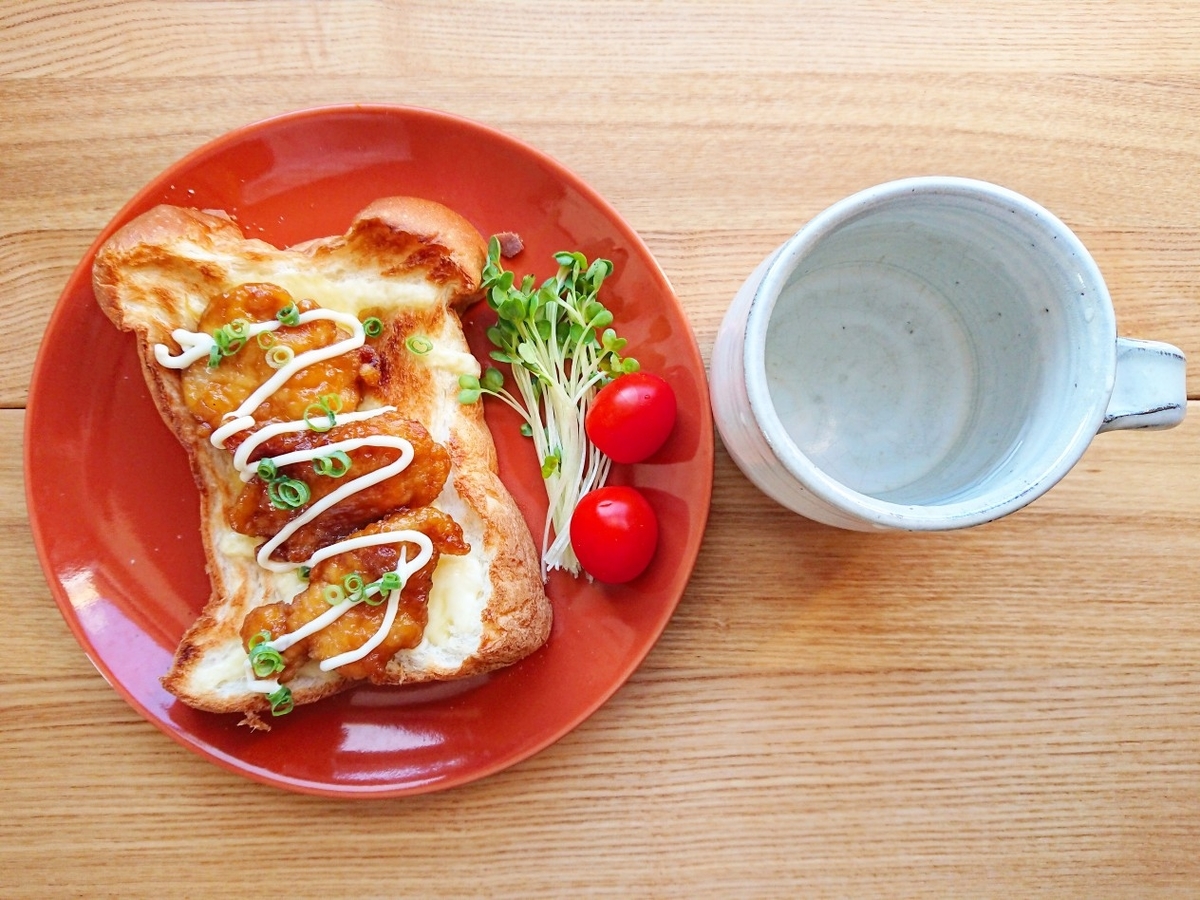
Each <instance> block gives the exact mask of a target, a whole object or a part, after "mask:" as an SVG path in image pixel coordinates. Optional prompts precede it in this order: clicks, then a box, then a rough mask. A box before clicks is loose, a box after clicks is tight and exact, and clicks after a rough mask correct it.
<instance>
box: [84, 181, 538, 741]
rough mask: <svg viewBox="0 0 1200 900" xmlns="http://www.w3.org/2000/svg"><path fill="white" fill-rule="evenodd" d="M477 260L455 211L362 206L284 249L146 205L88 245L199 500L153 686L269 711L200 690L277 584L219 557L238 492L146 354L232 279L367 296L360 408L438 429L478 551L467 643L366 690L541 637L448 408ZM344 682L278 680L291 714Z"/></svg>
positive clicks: (484, 449)
mask: <svg viewBox="0 0 1200 900" xmlns="http://www.w3.org/2000/svg"><path fill="white" fill-rule="evenodd" d="M486 252H487V251H486V244H485V242H484V240H483V238H482V237H481V236H480V235H479V233H478V231H477V230H476V229H475V228H474V227H473V226H472V225H471V224H470V223H469V222H467V221H466V220H465V219H463V218H462V217H461V216H459V215H458V214H457V213H455V212H453V211H452V210H449V209H447V208H446V207H444V206H441V205H439V204H437V203H433V202H431V201H428V200H422V199H416V198H406V197H389V198H384V199H381V200H377V201H375V202H373V203H371V204H370V205H369V206H367V207H366V208H365V209H363V210H362V211H361V212H360V213H358V214H357V215H356V216H355V217H354V219H353V220H352V222H351V223H350V226H349V228H348V229H347V231H346V232H345V233H344V234H341V235H335V236H330V237H326V238H320V239H317V240H312V241H308V242H306V243H304V244H300V245H297V246H294V247H291V248H287V249H284V250H281V249H278V248H275V247H274V246H272V245H270V244H267V243H264V242H262V241H258V240H253V239H247V238H246V237H245V236H244V235H243V233H242V231H241V229H240V228H239V227H238V225H237V224H236V223H234V222H233V221H232V220H231V219H229V218H228V217H227V216H225V215H224V214H223V213H214V212H204V211H200V210H193V209H184V208H180V207H172V206H159V207H155V208H154V209H151V210H149V211H148V212H146V213H144V214H143V215H141V216H139V217H137V218H136V219H134V220H132V221H131V222H130V223H128V224H127V225H125V226H124V227H123V228H121V229H120V230H119V231H117V232H116V233H115V234H114V235H113V236H112V237H111V238H110V239H109V240H108V241H107V242H106V243H105V244H104V245H103V246H102V247H101V248H100V251H99V252H98V254H97V257H96V262H95V266H94V270H93V282H94V288H95V293H96V299H97V301H98V303H99V305H100V307H101V308H102V309H103V310H104V312H105V313H106V315H107V316H108V317H109V318H110V319H111V320H112V321H113V323H114V324H115V325H116V326H117V327H118V328H121V329H123V330H126V331H132V332H133V333H134V334H136V335H137V338H138V342H137V345H138V353H139V356H140V359H141V362H142V371H143V374H144V376H145V378H146V383H147V385H148V387H149V389H150V392H151V396H152V397H153V399H154V402H155V404H156V406H157V407H158V410H159V412H160V413H161V415H162V417H163V420H164V421H165V422H166V423H167V425H168V426H169V427H170V428H171V430H172V431H173V432H174V433H175V435H176V437H177V438H178V439H179V441H180V443H181V444H182V446H183V447H184V449H185V451H186V452H187V454H188V459H189V462H190V464H191V469H192V472H193V475H194V477H195V481H196V484H197V487H198V489H199V493H200V501H201V522H202V527H201V533H202V537H203V545H204V552H205V558H206V560H207V564H208V571H209V575H210V578H211V580H212V585H213V593H212V595H211V597H210V598H209V600H208V602H207V603H206V604H205V606H204V609H203V612H202V613H201V614H200V616H199V617H198V618H197V620H196V622H195V623H194V624H193V625H192V627H191V628H189V629H188V631H187V632H186V634H185V635H184V637H183V639H182V641H181V643H180V646H179V650H178V652H177V654H176V657H175V660H174V662H173V665H172V667H171V669H170V671H169V672H168V673H167V674H166V675H165V676H164V678H163V684H164V686H165V687H166V689H167V690H168V691H170V692H171V693H173V694H175V695H176V696H178V697H179V698H180V699H182V700H183V701H184V702H186V703H188V704H189V705H192V706H195V707H197V708H199V709H204V710H209V711H213V712H241V713H243V714H244V715H245V716H246V720H245V721H246V723H247V724H249V725H251V727H256V728H257V727H264V725H265V723H264V722H263V720H262V719H261V718H260V715H261V714H262V713H264V712H266V711H267V710H268V708H269V705H268V703H267V702H266V700H265V698H264V696H263V694H262V693H254V692H252V691H248V690H240V691H239V690H236V689H228V690H226V689H221V690H213V689H212V688H211V685H210V679H209V676H208V675H207V674H205V673H206V667H208V668H213V667H218V668H219V667H220V666H222V665H223V666H225V667H226V668H229V666H231V665H232V664H233V662H239V663H240V661H241V660H243V659H244V656H245V654H244V650H242V645H241V638H240V635H239V633H238V631H239V628H240V626H241V622H242V620H243V618H244V616H245V614H246V612H248V611H249V610H250V609H252V608H254V607H255V606H258V605H261V604H263V603H264V602H267V601H268V599H269V598H272V596H273V595H272V592H273V591H275V590H277V589H278V588H277V587H274V586H273V583H272V581H271V576H270V575H269V574H268V573H266V572H265V570H262V569H261V567H259V566H258V565H257V564H256V563H255V561H254V559H253V556H252V555H248V554H247V553H244V552H232V551H231V549H230V545H229V541H230V540H231V536H232V538H233V540H234V541H235V543H236V542H237V541H236V536H233V535H232V531H231V529H230V528H229V526H228V524H227V518H226V515H227V511H228V510H229V509H230V507H231V504H232V502H233V500H234V499H235V498H236V496H237V491H238V490H239V486H240V482H239V480H238V478H237V475H236V473H235V471H234V469H233V466H232V463H231V461H230V456H229V454H228V453H227V452H226V451H223V450H219V449H217V448H214V447H213V446H212V445H211V444H210V443H209V441H208V439H207V430H206V428H204V427H202V426H201V425H200V424H199V423H198V422H197V420H196V419H195V418H194V417H193V416H192V415H191V414H190V413H189V412H188V410H187V409H186V407H185V406H184V402H183V395H182V389H181V377H180V372H179V371H178V370H174V369H169V368H166V367H164V366H162V365H159V364H158V363H157V361H156V359H155V357H154V345H155V344H159V343H164V344H167V345H168V346H174V345H173V343H172V340H171V337H170V336H171V332H172V330H174V329H176V328H186V329H189V330H190V329H192V328H194V327H195V323H196V321H197V319H198V317H199V314H200V313H201V312H202V311H203V308H204V307H205V306H206V305H207V302H208V300H209V299H210V298H212V297H214V296H216V295H217V294H219V293H221V292H223V291H226V290H230V289H231V288H233V287H236V286H237V285H238V284H240V283H244V282H247V281H268V282H272V281H273V282H274V283H281V284H282V286H284V287H288V285H287V284H286V283H283V282H286V281H287V280H288V279H293V280H296V281H297V283H305V284H307V283H308V281H306V279H310V280H311V279H316V280H319V281H321V282H322V283H323V284H327V285H332V288H331V290H332V291H333V292H334V293H333V294H331V296H333V295H334V294H337V292H338V291H339V290H342V291H344V292H346V293H354V292H358V293H359V294H361V293H362V292H363V290H364V289H363V284H364V282H368V283H370V284H371V285H372V290H374V289H375V288H376V287H377V290H375V292H374V293H371V292H370V291H368V292H367V293H368V296H366V297H365V299H363V298H362V297H360V298H359V299H358V301H357V302H358V303H359V306H360V307H361V308H363V309H364V310H366V311H369V312H371V313H373V314H379V313H382V314H384V315H385V316H386V317H387V318H386V321H387V322H388V326H387V331H386V332H385V333H384V335H382V336H381V338H380V340H379V341H377V343H376V349H377V352H378V353H379V355H380V357H381V359H380V364H381V370H382V378H381V380H380V384H379V385H378V388H377V389H375V392H374V396H371V397H370V399H371V400H373V401H377V402H378V403H380V404H387V405H394V406H396V407H397V408H398V409H399V410H400V412H401V413H402V414H403V415H405V416H406V417H408V418H413V419H416V420H417V421H420V422H422V423H425V424H427V426H428V425H430V424H432V425H433V427H431V431H432V430H434V428H437V429H439V430H440V432H441V435H440V436H438V440H439V441H441V442H442V443H444V444H445V446H446V447H447V449H448V450H449V452H450V456H451V462H452V469H451V478H450V482H451V484H452V486H453V487H452V490H451V488H449V487H448V488H447V490H446V491H444V492H443V497H444V498H446V502H447V503H449V504H450V505H451V506H452V507H453V510H448V511H451V514H452V515H455V514H456V513H457V515H456V518H460V519H463V518H465V519H466V520H467V521H466V522H462V521H460V524H462V525H463V526H464V530H465V531H466V532H467V533H468V534H469V535H473V540H474V541H475V542H477V543H479V544H481V545H482V546H481V547H480V548H479V549H480V550H481V552H482V556H481V558H482V559H483V560H485V561H486V566H485V567H484V568H485V570H486V582H487V583H486V584H485V585H482V586H481V591H482V593H481V596H482V597H483V598H485V600H486V602H485V603H483V605H482V607H481V609H480V610H479V623H478V624H477V628H478V638H477V646H475V647H474V648H473V650H472V651H471V652H470V653H467V654H465V655H464V654H461V653H460V654H458V655H457V656H456V655H455V654H453V653H452V654H450V655H449V656H447V655H445V654H442V655H439V654H438V653H432V654H431V653H425V654H421V653H409V652H404V651H402V652H401V653H399V654H397V655H396V657H394V658H393V659H392V660H391V661H390V663H389V664H388V666H387V668H386V671H385V672H384V673H383V674H382V675H381V676H380V677H379V678H377V679H373V680H376V681H378V682H380V683H388V684H401V683H405V682H416V681H428V680H441V679H449V678H457V677H463V676H467V675H472V674H477V673H481V672H486V671H489V670H491V669H495V668H498V667H500V666H505V665H509V664H511V663H513V662H515V661H517V660H519V659H521V658H523V657H524V656H526V655H528V654H529V653H531V652H533V651H534V650H536V649H537V648H538V647H539V646H541V644H542V643H543V642H544V641H545V640H546V638H547V637H548V635H549V630H550V620H551V609H550V604H549V601H548V600H547V599H546V596H545V591H544V588H543V585H542V583H541V579H540V576H539V567H538V560H537V553H536V550H535V549H534V545H533V541H532V539H531V537H530V536H529V531H528V528H527V526H526V524H525V521H524V519H523V518H522V516H521V514H520V511H519V510H518V509H517V507H516V504H515V503H514V501H513V499H512V497H511V495H510V494H509V493H508V491H507V489H506V488H505V487H504V485H503V484H502V483H501V481H500V479H499V476H498V475H497V466H496V452H495V446H494V444H493V441H492V437H491V434H490V432H489V430H488V428H487V425H486V423H485V421H484V418H483V410H482V406H481V405H480V404H473V405H470V406H462V405H460V404H458V403H457V400H456V393H457V377H458V373H457V372H456V371H454V366H456V365H461V366H469V365H474V366H475V368H476V370H477V368H478V364H477V363H474V362H473V359H472V358H471V357H470V354H469V348H468V347H467V344H466V340H465V338H464V337H463V334H462V329H461V325H460V324H459V322H458V318H457V315H456V314H455V311H457V310H461V309H463V308H465V307H466V306H467V305H469V304H470V303H471V302H473V301H474V300H475V299H477V298H478V296H479V278H480V272H481V270H482V267H483V264H484V262H485V259H486ZM339 296H340V295H339ZM409 297H416V298H417V300H415V301H410V300H409V299H406V298H409ZM318 302H320V299H319V298H318ZM414 334H425V335H434V336H435V340H436V342H437V345H438V347H439V348H440V352H441V353H442V356H441V357H439V361H437V362H436V363H435V362H430V363H428V364H416V363H414V361H413V360H414V357H413V355H412V354H410V353H408V352H406V349H405V342H406V340H407V339H408V338H409V337H410V336H412V335H414ZM435 436H436V435H435ZM439 502H440V501H439ZM239 653H240V654H241V656H240V657H238V656H237V654H239ZM351 683H352V682H348V681H346V680H345V679H343V678H341V677H339V676H337V675H336V674H332V673H324V672H320V671H319V670H318V669H317V668H316V666H315V665H313V666H308V667H305V668H304V669H303V670H302V671H301V673H300V674H299V675H298V676H296V677H295V678H293V679H292V680H291V681H289V683H288V684H289V687H290V688H291V690H292V696H293V700H294V702H295V703H296V704H298V705H299V704H303V703H311V702H313V701H316V700H319V699H321V698H322V697H325V696H328V695H330V694H333V693H336V692H338V691H340V690H343V689H344V688H345V687H347V686H348V685H349V684H351Z"/></svg>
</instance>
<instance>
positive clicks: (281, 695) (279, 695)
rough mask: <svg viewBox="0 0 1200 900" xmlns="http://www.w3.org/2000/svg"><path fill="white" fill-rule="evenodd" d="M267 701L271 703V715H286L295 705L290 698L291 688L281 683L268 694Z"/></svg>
mask: <svg viewBox="0 0 1200 900" xmlns="http://www.w3.org/2000/svg"><path fill="white" fill-rule="evenodd" d="M267 702H268V703H270V704H271V715H273V716H286V715H287V714H288V713H290V712H291V711H292V709H293V708H294V707H295V705H296V703H295V701H294V700H293V699H292V690H291V688H289V687H288V686H287V685H286V684H281V685H280V686H279V690H277V691H275V692H273V693H270V694H268V695H267Z"/></svg>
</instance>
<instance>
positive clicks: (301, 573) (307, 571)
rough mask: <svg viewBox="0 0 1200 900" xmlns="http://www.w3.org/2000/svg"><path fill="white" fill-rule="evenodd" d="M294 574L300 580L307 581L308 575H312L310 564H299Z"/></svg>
mask: <svg viewBox="0 0 1200 900" xmlns="http://www.w3.org/2000/svg"><path fill="white" fill-rule="evenodd" d="M296 575H297V576H298V577H299V578H300V580H301V581H308V578H309V576H310V575H312V568H311V567H310V566H301V567H300V568H299V569H297V570H296Z"/></svg>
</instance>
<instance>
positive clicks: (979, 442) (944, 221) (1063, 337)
mask: <svg viewBox="0 0 1200 900" xmlns="http://www.w3.org/2000/svg"><path fill="white" fill-rule="evenodd" d="M1184 369H1185V361H1184V356H1183V354H1182V353H1181V352H1180V351H1179V350H1178V349H1177V348H1175V347H1172V346H1170V345H1168V344H1162V343H1155V342H1149V341H1135V340H1129V339H1125V338H1118V337H1117V334H1116V322H1115V317H1114V314H1113V307H1112V302H1111V300H1110V298H1109V294H1108V289H1107V287H1106V286H1105V284H1104V279H1103V277H1102V276H1101V274H1100V271H1099V269H1098V268H1097V267H1096V264H1095V262H1094V261H1093V260H1092V258H1091V256H1090V254H1088V252H1087V250H1086V249H1085V248H1084V246H1083V245H1082V244H1081V243H1080V241H1079V239H1078V238H1077V237H1076V236H1075V235H1074V234H1073V233H1072V232H1071V231H1070V229H1069V228H1067V227H1066V225H1064V224H1063V223H1062V222H1061V221H1059V219H1057V218H1056V217H1055V216H1054V215H1052V214H1051V213H1050V212H1048V211H1047V210H1045V209H1043V208H1042V207H1040V206H1039V205H1037V204H1036V203H1034V202H1033V201H1031V200H1029V199H1027V198H1025V197H1022V196H1021V195H1019V194H1016V193H1014V192H1012V191H1009V190H1007V189H1005V188H1001V187H998V186H996V185H992V184H988V183H986V182H980V181H973V180H969V179H962V178H949V177H926V178H912V179H904V180H901V181H894V182H889V183H887V184H883V185H879V186H877V187H874V188H870V189H868V190H865V191H862V192H860V193H858V194H855V195H853V196H851V197H848V198H846V199H845V200H842V201H840V202H838V203H836V204H834V205H833V206H832V207H830V208H829V209H827V210H825V211H824V212H822V213H821V214H819V215H818V216H817V217H816V218H814V219H813V220H812V221H811V222H809V223H808V224H807V225H805V226H804V227H803V228H802V229H801V230H800V231H798V232H797V233H796V234H795V235H793V236H792V237H791V238H790V239H789V240H788V241H787V242H786V243H785V244H784V245H783V246H782V247H780V248H779V249H778V250H776V251H775V252H774V253H773V254H772V255H771V256H770V257H768V258H767V259H766V260H764V261H763V263H762V264H761V265H759V266H758V268H757V269H756V270H755V271H754V272H753V273H752V274H751V276H750V277H749V278H748V279H747V280H746V282H745V284H743V286H742V288H741V289H740V290H739V291H738V293H737V295H736V296H735V297H734V300H733V303H732V304H731V306H730V308H729V310H728V312H727V313H726V315H725V319H724V322H723V323H722V325H721V328H720V329H719V331H718V334H717V339H716V343H715V345H714V347H713V353H712V363H711V377H710V386H711V393H712V405H713V412H714V414H715V419H716V424H717V427H718V429H719V431H720V434H721V437H722V439H723V440H724V442H725V445H726V447H727V448H728V450H729V452H730V455H731V456H732V457H733V459H734V460H735V461H736V462H737V464H738V466H739V467H740V468H741V469H742V471H743V472H745V474H746V475H747V477H748V478H750V480H751V481H753V482H754V483H755V484H756V485H757V486H758V487H759V488H760V489H761V490H762V491H763V492H765V493H766V494H768V495H769V496H771V497H773V498H774V499H775V500H777V501H778V502H779V503H781V504H783V505H784V506H786V507H788V508H789V509H792V510H793V511H795V512H797V513H800V514H802V515H804V516H807V517H809V518H812V519H815V520H817V521H820V522H824V523H826V524H829V525H835V526H838V527H841V528H849V529H855V530H863V531H866V530H874V529H904V530H910V531H917V530H942V529H952V528H964V527H968V526H971V525H978V524H980V523H983V522H988V521H991V520H993V519H996V518H999V517H1000V516H1003V515H1006V514H1008V513H1011V512H1013V511H1015V510H1017V509H1019V508H1021V507H1022V506H1024V505H1026V504H1028V503H1029V502H1031V501H1032V500H1034V499H1036V498H1037V497H1039V496H1041V495H1042V494H1043V493H1044V492H1045V491H1047V490H1048V489H1049V488H1050V487H1052V486H1053V485H1054V484H1055V483H1056V482H1057V481H1058V480H1059V479H1060V478H1062V476H1063V475H1065V474H1066V473H1067V471H1069V470H1070V468H1071V467H1072V466H1073V465H1074V464H1075V462H1076V461H1077V460H1078V459H1079V457H1080V456H1081V455H1082V454H1083V451H1084V450H1085V449H1086V448H1087V446H1088V444H1089V443H1090V442H1091V440H1092V438H1093V437H1094V436H1095V435H1096V434H1097V433H1098V432H1101V431H1111V430H1116V429H1126V428H1143V429H1145V428H1169V427H1172V426H1174V425H1177V424H1178V423H1179V422H1180V421H1182V419H1183V415H1184V412H1185V410H1186V406H1187V403H1186V388H1185V379H1184V375H1185V372H1184Z"/></svg>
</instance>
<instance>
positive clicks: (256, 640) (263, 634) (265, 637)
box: [246, 629, 271, 650]
mask: <svg viewBox="0 0 1200 900" xmlns="http://www.w3.org/2000/svg"><path fill="white" fill-rule="evenodd" d="M270 639H271V632H269V631H266V630H265V629H264V630H263V631H260V632H259V633H258V634H256V635H254V636H253V637H252V638H250V641H249V643H248V644H247V645H246V646H247V648H248V650H253V649H254V648H255V647H257V646H258V645H259V644H262V643H265V642H266V641H269V640H270Z"/></svg>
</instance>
